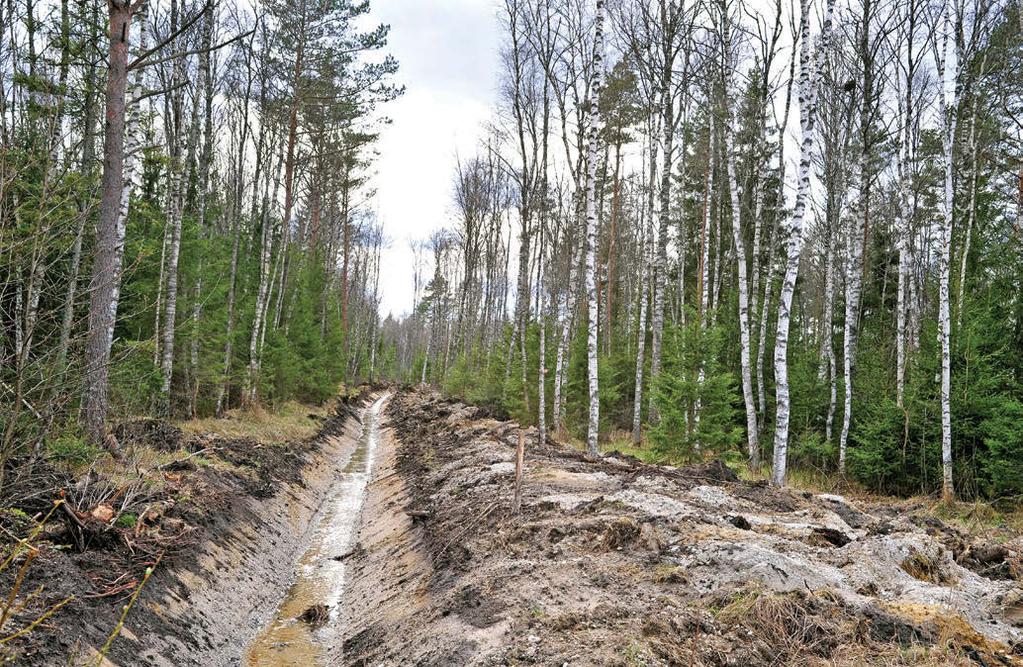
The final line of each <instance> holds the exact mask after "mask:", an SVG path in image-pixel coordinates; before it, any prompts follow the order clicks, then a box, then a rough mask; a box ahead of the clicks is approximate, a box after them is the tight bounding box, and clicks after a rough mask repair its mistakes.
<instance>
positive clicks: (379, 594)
mask: <svg viewBox="0 0 1023 667" xmlns="http://www.w3.org/2000/svg"><path fill="white" fill-rule="evenodd" d="M387 416H388V419H389V422H388V424H389V427H390V428H389V430H388V432H387V434H386V437H385V438H384V439H383V441H382V443H381V450H380V454H379V456H380V460H381V463H380V464H379V465H378V467H377V468H376V470H375V475H374V480H373V482H372V483H371V485H370V494H369V498H368V501H367V505H366V507H365V511H364V516H363V527H362V531H361V533H360V537H359V544H358V546H357V547H356V549H355V551H354V552H353V553H352V554H351V555H350V556H349V557H348V562H349V563H350V567H351V568H352V578H353V580H354V582H355V583H354V584H353V586H351V587H350V588H349V590H348V591H347V593H346V598H345V604H346V605H347V609H348V616H347V618H345V619H344V622H345V623H346V624H347V627H346V633H347V639H346V640H345V642H344V645H343V646H341V647H338V649H337V651H336V654H335V655H334V661H333V662H332V663H331V664H346V665H513V664H539V665H744V666H749V665H957V664H964V665H967V664H980V665H1021V664H1023V658H1021V657H1020V654H1021V653H1023V644H1021V643H1020V640H1021V638H1023V631H1021V629H1020V626H1021V625H1023V621H1021V619H1023V606H1021V596H1020V589H1019V586H1018V583H1017V580H1016V578H1017V577H1018V576H1019V574H1020V572H1021V570H1020V567H1019V555H1020V542H1019V540H1016V541H1014V542H1011V543H1009V544H995V543H988V542H985V541H984V540H975V541H972V542H971V541H969V540H967V539H966V537H965V535H964V534H962V533H960V532H959V531H957V530H955V529H954V528H952V527H950V526H948V525H945V524H943V523H941V522H940V521H938V520H936V519H934V518H933V517H929V516H926V515H923V514H919V513H913V512H908V511H906V508H905V506H900V505H869V506H868V505H862V506H858V505H856V504H854V503H853V502H850V501H849V500H847V499H845V498H842V497H839V496H830V495H817V496H815V495H812V494H801V493H797V492H794V491H789V490H777V489H773V488H771V487H768V486H765V485H758V484H750V483H744V482H740V481H738V480H737V479H736V477H735V475H734V474H732V473H731V471H730V470H728V469H727V468H726V467H724V466H723V465H720V464H714V463H711V464H707V465H703V466H699V467H691V468H684V469H674V468H668V467H658V466H650V465H645V464H642V463H640V462H638V461H636V460H634V459H626V458H622V457H615V456H611V457H605V458H604V459H602V460H589V459H587V458H586V457H585V456H584V455H582V454H581V453H580V452H578V451H575V450H573V449H570V448H566V447H559V446H556V445H553V444H551V445H548V444H543V445H540V444H538V443H537V442H536V434H535V432H534V431H526V442H527V455H526V471H527V472H526V476H525V482H524V492H523V496H524V498H523V506H522V509H521V512H520V513H519V514H517V515H516V514H512V512H511V509H510V507H511V498H512V488H513V479H514V470H515V464H514V453H515V443H516V441H517V434H518V432H519V428H518V425H517V424H514V423H511V422H500V421H496V420H493V419H490V418H488V417H487V415H486V413H485V411H483V410H480V409H478V408H474V407H469V406H465V405H462V404H460V403H457V402H452V401H448V400H445V399H442V398H441V397H439V396H438V395H435V394H432V393H428V392H402V393H399V394H398V395H397V396H395V397H394V398H393V399H392V400H391V402H390V404H389V407H388V410H387Z"/></svg>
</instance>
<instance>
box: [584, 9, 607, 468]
mask: <svg viewBox="0 0 1023 667" xmlns="http://www.w3.org/2000/svg"><path fill="white" fill-rule="evenodd" d="M595 29H596V33H595V35H594V45H593V84H592V85H591V87H590V104H589V107H590V108H589V127H588V130H587V132H588V134H589V137H588V142H587V164H586V295H587V299H588V301H589V308H587V310H586V352H587V375H588V377H589V394H590V396H589V402H590V410H589V423H588V426H587V430H586V451H587V452H589V454H590V455H591V456H599V455H600V450H599V449H598V448H597V438H598V436H599V434H600V381H599V379H598V376H597V326H598V324H599V322H600V316H599V313H598V312H597V276H596V261H595V260H596V256H595V255H596V247H597V156H598V153H599V141H600V106H599V105H598V103H597V102H598V100H599V99H600V91H601V87H602V85H603V81H604V0H597V17H596V26H595Z"/></svg>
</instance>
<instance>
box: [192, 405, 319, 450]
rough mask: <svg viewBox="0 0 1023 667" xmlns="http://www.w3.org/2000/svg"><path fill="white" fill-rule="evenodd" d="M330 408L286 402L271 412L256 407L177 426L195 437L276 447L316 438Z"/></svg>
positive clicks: (193, 420)
mask: <svg viewBox="0 0 1023 667" xmlns="http://www.w3.org/2000/svg"><path fill="white" fill-rule="evenodd" d="M330 407H331V405H330V403H327V404H325V405H323V406H312V405H304V404H302V403H296V402H294V401H289V402H287V403H285V404H284V405H282V406H281V407H280V408H279V409H278V410H276V411H273V412H271V411H268V410H265V409H263V408H261V407H259V406H256V407H255V408H253V409H249V410H231V411H230V412H228V413H226V414H225V415H224V417H222V418H220V419H216V418H213V417H207V418H205V419H192V420H190V421H186V422H181V423H180V424H178V426H179V427H180V428H181V430H183V431H185V432H186V433H191V434H195V435H199V434H204V433H212V434H214V435H219V436H221V437H224V438H246V439H251V440H256V441H258V442H261V443H264V444H268V445H271V444H280V443H284V442H293V441H295V440H305V439H306V438H311V437H312V436H314V435H316V432H317V431H319V430H320V427H321V420H322V418H324V417H326V416H327V414H328V413H329V411H330Z"/></svg>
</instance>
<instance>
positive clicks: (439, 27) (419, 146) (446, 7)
mask: <svg viewBox="0 0 1023 667" xmlns="http://www.w3.org/2000/svg"><path fill="white" fill-rule="evenodd" d="M370 6H371V11H370V13H371V15H372V17H373V19H374V20H375V21H376V22H378V23H386V24H389V25H390V26H391V32H390V36H389V39H388V51H389V52H390V53H391V54H392V55H393V56H394V57H395V58H397V59H398V62H399V67H400V68H399V71H398V76H397V81H398V83H401V84H404V85H405V87H406V90H405V94H404V95H403V96H402V97H400V98H399V99H397V100H395V101H394V102H391V103H389V104H387V105H386V107H385V108H384V109H383V112H384V113H385V114H386V115H387V116H388V117H389V118H391V120H392V121H393V122H392V123H391V124H390V125H389V126H387V127H386V128H385V129H384V131H383V133H382V135H381V137H380V141H379V144H378V146H377V148H378V151H379V153H380V156H379V158H378V160H377V163H376V171H377V174H376V176H375V178H374V185H375V187H376V190H377V195H376V202H375V208H376V210H377V215H378V217H379V219H380V220H381V222H382V223H383V227H384V233H385V234H386V236H387V237H388V238H389V240H390V247H389V248H387V250H386V251H385V253H384V257H383V261H382V268H381V275H380V281H381V297H382V303H381V313H382V314H383V315H387V314H388V313H393V314H394V315H395V316H398V315H401V314H403V313H406V312H408V311H409V310H410V309H411V307H412V253H411V251H410V250H409V241H410V240H413V239H421V238H425V237H426V236H428V235H429V233H430V232H431V231H433V230H434V229H437V228H438V227H441V226H450V223H451V219H452V216H453V200H452V187H453V186H452V183H453V177H454V173H455V166H456V161H457V158H458V156H459V155H461V156H463V157H466V156H469V155H471V154H472V153H473V151H474V150H475V147H476V145H477V141H478V139H479V137H480V136H481V134H482V131H483V126H484V124H485V122H486V121H487V119H488V118H489V117H490V115H491V111H492V109H493V106H494V101H495V98H496V88H497V68H498V62H499V53H498V46H499V44H500V35H499V28H498V21H497V8H496V6H495V5H494V3H493V2H492V0H372V2H371V3H370Z"/></svg>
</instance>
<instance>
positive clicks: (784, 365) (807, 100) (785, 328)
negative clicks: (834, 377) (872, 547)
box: [771, 0, 835, 486]
mask: <svg viewBox="0 0 1023 667" xmlns="http://www.w3.org/2000/svg"><path fill="white" fill-rule="evenodd" d="M799 4H800V9H801V17H800V45H799V47H800V58H799V59H800V70H801V71H800V80H799V102H800V104H799V115H800V123H799V124H800V146H799V170H798V172H797V175H796V179H797V180H796V182H797V187H796V200H795V205H794V207H793V209H792V219H791V221H790V224H789V228H788V230H787V236H788V239H787V243H786V246H787V247H786V257H785V277H784V279H783V280H782V286H781V295H780V297H779V299H778V326H777V332H776V337H775V345H774V374H775V393H776V396H777V407H776V417H775V431H774V468H773V470H772V471H771V482H772V483H773V484H775V485H776V486H782V485H784V484H785V471H786V467H787V465H788V448H789V368H788V345H789V324H790V322H791V315H792V296H793V293H794V292H795V289H796V277H797V276H798V274H799V262H800V258H801V256H802V253H803V217H804V215H805V214H806V205H807V198H808V196H809V193H810V165H811V163H812V161H813V153H814V143H815V133H814V129H815V128H814V124H815V123H814V121H815V118H816V113H817V88H818V86H819V79H820V71H821V70H820V65H819V62H818V60H819V57H820V53H821V52H822V51H823V47H824V45H826V44H827V41H828V37H829V36H830V32H831V22H832V16H833V15H834V10H835V0H827V6H826V8H825V11H824V22H823V24H822V25H821V38H820V44H819V45H818V48H817V50H818V54H815V57H813V59H812V60H811V53H810V3H809V0H800V3H799Z"/></svg>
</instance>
